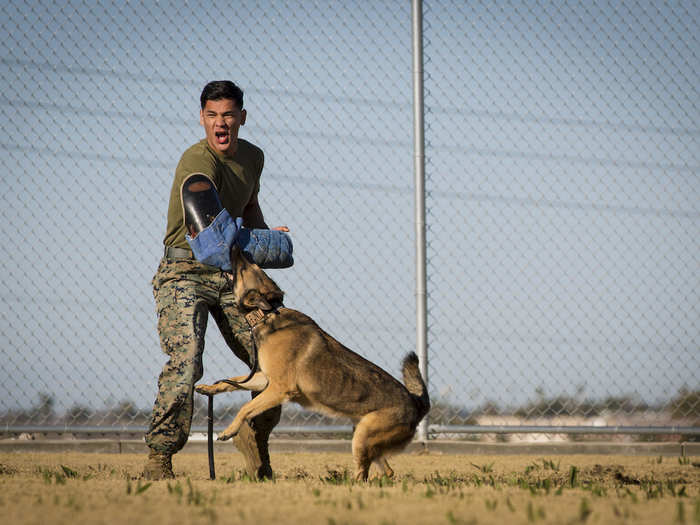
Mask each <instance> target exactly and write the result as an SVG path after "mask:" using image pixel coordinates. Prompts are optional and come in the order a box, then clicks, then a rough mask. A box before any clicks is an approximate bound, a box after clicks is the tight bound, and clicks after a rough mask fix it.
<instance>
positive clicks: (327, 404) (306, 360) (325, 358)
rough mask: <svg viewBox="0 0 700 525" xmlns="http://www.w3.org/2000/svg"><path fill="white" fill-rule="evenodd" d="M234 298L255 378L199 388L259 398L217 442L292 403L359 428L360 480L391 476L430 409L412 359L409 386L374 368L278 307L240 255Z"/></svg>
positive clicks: (271, 286) (264, 280) (275, 294)
mask: <svg viewBox="0 0 700 525" xmlns="http://www.w3.org/2000/svg"><path fill="white" fill-rule="evenodd" d="M232 259H233V262H234V268H235V270H234V272H233V276H234V278H233V290H234V296H235V299H236V301H237V302H238V304H239V306H240V307H241V308H242V309H243V310H245V311H246V312H248V314H247V315H246V318H247V319H248V322H249V323H250V325H251V333H252V336H253V338H254V340H255V342H256V344H257V351H258V365H259V368H258V371H257V372H256V373H255V374H253V375H252V377H250V379H248V380H247V381H245V382H242V383H241V381H244V380H245V379H246V378H247V377H248V376H238V377H232V378H230V379H229V380H228V381H230V383H224V382H218V383H216V384H213V385H197V387H196V390H197V392H199V393H201V394H207V395H214V394H220V393H222V392H231V391H233V390H252V391H256V392H260V394H258V395H257V396H256V397H255V398H253V399H252V400H251V401H249V402H247V403H246V404H245V405H243V406H242V407H241V409H240V411H239V412H238V414H237V415H236V417H235V418H234V420H233V422H232V423H231V424H230V425H229V426H228V428H226V430H224V431H223V432H222V433H221V434H219V436H218V439H219V440H226V439H230V438H232V437H234V436H235V435H236V434H237V433H238V431H239V429H240V427H241V425H242V424H243V422H244V421H246V420H249V419H251V418H253V417H255V416H257V415H258V414H260V413H262V412H264V411H265V410H268V409H270V408H272V407H275V406H277V405H281V404H283V403H288V402H290V401H293V402H295V403H299V404H300V405H301V406H303V407H305V408H308V409H310V410H314V411H318V412H325V413H328V414H331V415H334V416H345V417H349V418H350V419H351V420H352V422H353V424H354V428H355V429H354V433H353V438H352V454H353V458H354V461H355V479H357V480H366V479H367V476H368V473H369V468H370V465H371V464H372V462H374V463H375V465H377V467H379V469H380V471H381V472H383V473H384V474H385V475H387V476H392V475H393V474H394V472H393V471H392V469H391V467H390V466H389V463H388V462H387V460H386V455H387V454H389V453H391V452H399V451H400V450H402V449H403V448H404V447H405V446H406V445H407V444H408V443H409V442H410V441H411V439H412V438H413V435H414V433H415V431H416V426H417V425H418V423H419V422H420V420H421V419H423V417H424V416H425V414H427V412H428V410H429V409H430V399H429V397H428V392H427V389H426V387H425V383H424V382H423V379H422V377H421V375H420V371H419V369H418V357H417V356H416V354H415V353H410V354H408V355H407V356H406V357H405V358H404V361H403V366H402V369H403V370H402V371H403V380H404V383H405V386H404V385H402V384H401V383H400V382H399V381H397V380H396V379H394V378H393V377H392V376H391V375H389V374H388V373H387V372H385V371H384V370H382V369H381V368H379V367H378V366H377V365H375V364H373V363H371V362H369V361H368V360H366V359H364V358H363V357H362V356H360V355H358V354H356V353H355V352H353V351H352V350H349V349H348V348H346V347H344V346H343V345H342V344H340V343H339V342H338V341H336V340H335V339H334V338H333V337H331V336H330V335H328V334H327V333H326V332H324V331H323V330H322V329H321V328H319V326H318V325H317V324H316V323H315V322H314V321H313V320H312V319H311V318H310V317H308V316H307V315H304V314H303V313H301V312H298V311H296V310H291V309H289V308H284V307H282V306H279V305H281V302H282V298H283V295H284V294H283V292H282V290H280V288H279V287H278V286H277V284H276V283H275V282H274V281H273V280H272V279H270V278H269V277H268V276H267V274H266V273H265V272H264V271H263V270H262V269H260V267H259V266H257V265H256V264H254V263H251V262H249V261H248V260H247V259H246V258H245V257H244V256H242V255H241V254H240V252H239V251H238V250H237V249H234V250H233V252H232Z"/></svg>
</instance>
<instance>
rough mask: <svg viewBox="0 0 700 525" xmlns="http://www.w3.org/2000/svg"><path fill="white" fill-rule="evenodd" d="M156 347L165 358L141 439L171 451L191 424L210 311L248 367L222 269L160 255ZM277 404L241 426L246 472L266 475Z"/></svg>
mask: <svg viewBox="0 0 700 525" xmlns="http://www.w3.org/2000/svg"><path fill="white" fill-rule="evenodd" d="M153 295H154V297H155V301H156V309H157V312H158V334H159V336H160V344H161V349H162V350H163V352H165V354H167V356H168V357H169V359H168V361H167V363H166V364H165V366H164V367H163V371H162V372H161V374H160V377H159V378H158V395H157V397H156V400H155V404H154V406H153V413H152V416H151V423H150V426H149V429H148V432H147V433H146V444H147V445H148V446H149V447H150V448H151V449H153V450H155V451H158V452H164V453H166V454H174V453H176V452H177V451H179V450H180V449H181V448H182V447H184V446H185V443H186V442H187V437H188V435H189V432H190V427H191V424H192V412H193V406H194V385H195V383H196V382H197V381H199V379H201V377H202V375H203V365H202V353H203V351H204V334H205V332H206V328H207V321H208V318H209V314H210V313H211V315H212V317H213V319H214V321H215V322H216V324H217V326H218V328H219V330H220V331H221V335H222V336H223V338H224V340H225V341H226V344H227V345H228V346H229V347H230V348H231V350H232V351H233V352H234V354H235V355H236V356H237V357H238V358H239V359H241V360H242V361H243V362H245V363H246V364H247V365H248V366H250V364H251V360H252V354H251V353H252V350H253V345H252V341H251V336H250V330H249V329H248V323H247V322H246V320H245V318H244V316H243V313H242V312H241V311H240V310H239V309H238V306H237V304H236V303H235V301H234V298H233V294H232V292H231V291H230V285H229V282H228V280H227V278H226V276H225V274H224V273H223V272H221V271H220V270H218V269H213V268H212V267H211V266H207V265H204V264H201V263H199V262H197V261H196V260H192V259H168V258H163V259H162V260H161V262H160V265H159V266H158V271H157V272H156V274H155V276H154V277H153ZM280 414H281V408H280V407H276V408H274V409H271V410H268V411H267V412H264V413H263V414H260V415H259V416H257V417H256V418H254V419H253V420H252V421H251V423H250V424H247V425H244V426H243V427H242V428H241V432H239V434H238V436H236V438H234V444H235V445H236V447H237V448H238V449H239V450H240V451H241V452H242V453H243V455H244V457H245V460H246V466H247V469H248V473H249V474H250V475H251V476H253V477H270V476H271V474H272V471H271V469H270V459H269V454H268V447H267V441H268V438H269V435H270V432H271V431H272V428H273V427H274V426H275V425H276V424H277V423H278V422H279V418H280Z"/></svg>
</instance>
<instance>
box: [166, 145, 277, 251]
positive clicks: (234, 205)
mask: <svg viewBox="0 0 700 525" xmlns="http://www.w3.org/2000/svg"><path fill="white" fill-rule="evenodd" d="M263 162H264V156H263V152H262V150H261V149H260V148H258V147H257V146H255V145H253V144H251V143H250V142H248V141H246V140H243V139H238V148H237V149H236V153H235V154H234V155H233V156H232V157H226V156H223V155H221V154H219V153H217V152H216V151H214V150H213V149H211V148H210V147H209V144H208V143H207V141H206V139H204V140H202V141H200V142H198V143H196V144H195V145H193V146H192V147H190V148H189V149H187V151H185V152H184V153H183V154H182V158H181V159H180V162H179V163H178V165H177V168H176V169H175V180H173V186H172V188H171V190H170V204H169V205H168V225H167V228H166V232H165V238H164V239H163V244H165V245H166V246H174V247H176V248H189V244H187V241H186V240H185V233H186V230H185V215H184V210H183V207H182V198H181V189H182V184H183V182H184V181H185V178H186V177H187V176H188V175H192V174H193V173H202V174H204V175H206V176H207V177H209V178H210V179H211V180H212V181H214V185H215V186H216V190H217V191H218V192H219V199H220V200H221V204H223V206H224V208H226V209H227V210H228V212H229V213H230V214H231V217H234V218H235V217H240V216H241V215H242V214H243V210H244V209H245V207H246V205H247V204H248V203H249V202H250V199H251V197H253V196H254V195H256V194H257V193H258V190H259V189H260V174H261V173H262V169H263Z"/></svg>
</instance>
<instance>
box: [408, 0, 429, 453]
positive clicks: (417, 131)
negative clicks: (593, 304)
mask: <svg viewBox="0 0 700 525" xmlns="http://www.w3.org/2000/svg"><path fill="white" fill-rule="evenodd" d="M411 18H412V22H413V23H412V26H413V46H412V47H413V152H414V153H413V172H414V177H415V203H414V204H415V226H416V353H417V354H418V359H419V361H420V371H421V374H422V375H423V380H424V381H425V384H426V385H428V338H427V331H428V315H427V293H426V280H427V279H426V262H425V261H426V256H425V245H426V243H425V137H424V129H425V128H424V122H423V2H422V0H412V2H411ZM418 439H419V440H421V441H427V439H428V417H427V416H426V417H425V419H423V421H422V422H421V423H420V425H419V426H418Z"/></svg>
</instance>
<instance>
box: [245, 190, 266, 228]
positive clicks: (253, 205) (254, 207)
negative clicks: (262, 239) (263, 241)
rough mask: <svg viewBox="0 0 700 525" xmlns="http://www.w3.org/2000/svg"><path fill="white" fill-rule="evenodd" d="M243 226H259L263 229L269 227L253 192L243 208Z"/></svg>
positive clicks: (256, 195)
mask: <svg viewBox="0 0 700 525" xmlns="http://www.w3.org/2000/svg"><path fill="white" fill-rule="evenodd" d="M243 226H245V227H246V228H260V229H264V230H268V229H269V228H268V226H267V224H266V223H265V218H264V217H263V212H262V210H261V209H260V202H258V194H257V193H255V194H253V196H252V197H251V198H250V201H249V202H248V204H246V207H245V208H244V210H243Z"/></svg>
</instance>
